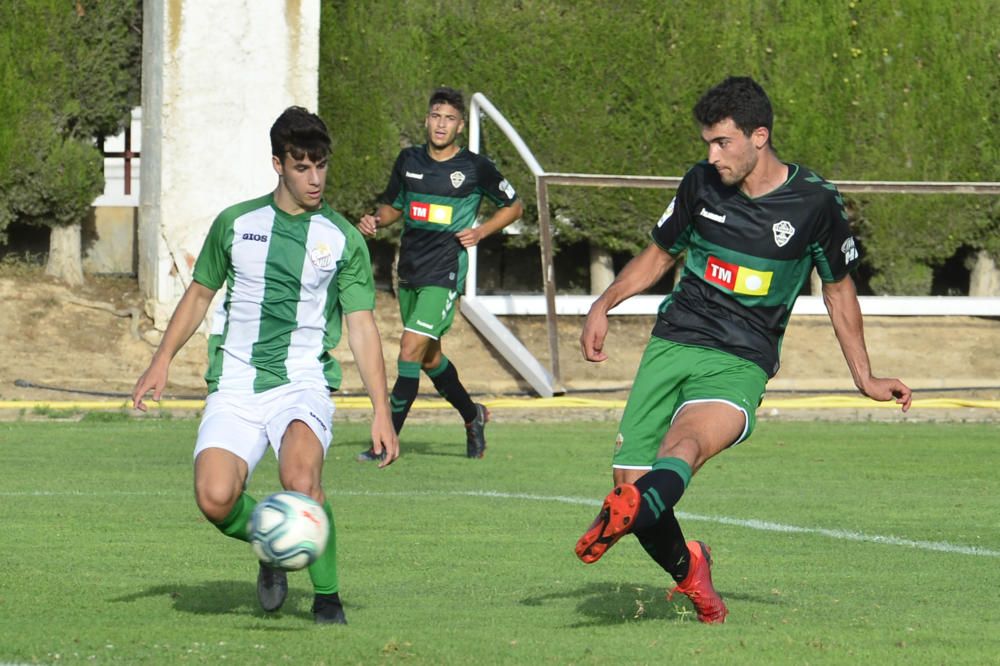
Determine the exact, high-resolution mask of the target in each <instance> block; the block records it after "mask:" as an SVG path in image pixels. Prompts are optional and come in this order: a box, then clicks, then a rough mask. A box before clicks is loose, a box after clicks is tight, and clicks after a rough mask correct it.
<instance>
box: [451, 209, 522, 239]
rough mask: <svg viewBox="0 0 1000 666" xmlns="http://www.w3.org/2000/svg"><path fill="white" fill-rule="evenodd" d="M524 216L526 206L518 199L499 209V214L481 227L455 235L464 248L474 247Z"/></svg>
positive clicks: (494, 215)
mask: <svg viewBox="0 0 1000 666" xmlns="http://www.w3.org/2000/svg"><path fill="white" fill-rule="evenodd" d="M523 214H524V205H523V204H522V203H521V200H520V199H518V200H516V201H515V202H514V203H512V204H511V205H509V206H504V207H502V208H498V209H497V212H496V213H494V214H493V216H492V217H490V219H488V220H486V221H485V222H483V223H482V224H480V225H479V226H477V227H470V228H469V229H463V230H462V231H460V232H458V233H457V234H455V237H456V238H458V242H459V243H461V244H462V247H472V246H473V245H477V244H478V243H479V241H481V240H483V239H484V238H486V237H487V236H489V235H490V234H494V233H496V232H498V231H500V230H501V229H503V228H504V227H506V226H508V225H510V224H513V223H514V222H516V221H517V220H519V219H520V218H521V215H523Z"/></svg>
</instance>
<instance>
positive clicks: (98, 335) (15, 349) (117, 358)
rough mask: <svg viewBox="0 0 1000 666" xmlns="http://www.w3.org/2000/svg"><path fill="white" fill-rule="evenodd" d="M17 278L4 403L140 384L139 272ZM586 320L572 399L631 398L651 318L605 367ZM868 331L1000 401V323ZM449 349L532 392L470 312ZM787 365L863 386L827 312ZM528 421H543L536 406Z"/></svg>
mask: <svg viewBox="0 0 1000 666" xmlns="http://www.w3.org/2000/svg"><path fill="white" fill-rule="evenodd" d="M7 273H8V274H6V275H4V274H0V349H2V353H0V400H3V401H13V400H17V401H25V400H51V401H59V400H87V399H102V398H108V399H112V398H114V397H116V396H125V395H127V394H128V393H129V392H130V391H131V389H132V386H133V384H134V382H135V380H136V378H137V377H138V376H139V374H140V373H141V372H142V371H143V370H144V369H145V367H146V364H147V363H148V362H149V358H150V356H151V354H152V352H153V350H154V348H155V344H156V343H157V342H158V340H159V332H157V331H156V330H155V329H153V328H152V322H151V321H150V320H149V319H148V318H147V317H146V316H145V315H144V314H142V309H141V308H142V298H141V296H140V294H139V289H138V285H137V284H136V282H135V280H134V279H132V278H118V277H100V276H90V277H89V278H88V282H87V284H86V285H85V286H84V287H81V288H79V289H68V288H67V287H65V286H63V285H61V284H59V283H57V282H55V281H53V280H50V279H48V278H46V277H45V276H44V275H42V274H41V271H40V270H36V269H32V270H26V269H24V268H23V267H22V268H21V269H20V270H19V271H18V272H17V274H15V275H10V274H9V271H7ZM376 318H377V321H378V324H379V328H380V331H381V334H382V338H383V349H384V350H385V360H386V367H387V370H388V374H389V379H390V382H391V381H392V380H393V379H394V377H395V367H396V364H395V357H396V351H397V348H398V344H399V336H400V334H401V332H402V327H401V325H400V323H399V317H398V313H397V310H396V302H395V299H394V298H393V297H392V295H391V294H388V293H383V292H380V293H379V294H378V307H377V310H376ZM504 321H505V323H506V324H507V325H508V327H509V328H510V329H511V331H512V332H514V334H515V335H517V337H518V338H519V339H520V340H521V341H522V343H524V345H525V346H526V347H527V348H528V349H529V350H530V351H531V352H532V353H533V354H534V355H535V357H536V358H538V360H539V361H540V362H541V363H542V364H543V365H545V366H546V367H548V366H549V351H548V330H547V327H546V323H545V318H544V317H506V318H504ZM581 325H582V318H581V317H563V318H560V321H559V354H560V369H561V375H562V378H563V383H564V385H565V388H566V389H567V391H568V394H569V395H580V396H591V397H605V398H617V399H623V398H624V397H625V396H626V395H627V390H628V387H629V386H630V384H631V380H632V376H633V374H634V372H635V368H636V366H637V365H638V362H639V356H640V354H641V352H642V348H643V345H644V344H645V341H646V339H647V338H648V336H649V330H650V328H651V325H652V319H651V317H632V316H629V317H613V318H612V320H611V332H610V335H609V338H608V345H607V352H608V354H609V356H610V357H611V358H610V360H608V361H607V362H605V363H601V364H592V363H587V362H586V361H584V360H583V359H582V358H581V357H580V353H579V348H578V342H577V339H578V336H579V333H580V326H581ZM865 327H866V328H865V333H866V338H867V342H868V348H869V351H870V355H871V358H872V364H873V366H874V370H875V373H876V374H881V375H894V376H898V377H900V378H902V379H903V380H904V381H906V382H908V383H909V384H910V385H911V386H912V387H914V388H916V389H922V392H921V394H920V396H919V397H929V396H947V395H952V396H954V395H956V394H960V395H961V396H962V397H975V398H983V399H991V400H996V399H1000V389H998V386H1000V319H992V318H978V317H948V318H944V317H869V318H868V319H866V321H865ZM444 348H445V353H446V354H447V355H448V356H449V357H450V358H451V359H452V360H453V362H454V363H455V366H456V367H457V368H458V371H459V374H460V377H461V379H462V381H463V382H464V383H465V385H466V386H467V387H468V388H469V390H470V392H472V393H474V394H476V395H479V396H486V397H490V396H492V397H496V396H505V395H532V391H531V388H530V386H529V385H528V384H527V382H525V381H524V380H523V379H521V378H520V377H518V375H517V373H516V372H515V371H514V370H513V369H512V368H511V366H510V365H509V364H508V363H506V362H505V361H504V360H503V359H502V358H501V357H500V356H499V355H498V354H497V353H496V352H495V351H493V350H492V349H490V348H488V346H487V345H486V343H485V340H484V339H483V338H482V337H481V336H480V335H479V334H478V333H477V332H476V330H475V329H474V328H473V327H472V326H471V325H470V324H469V323H468V322H467V321H466V320H465V319H464V318H463V317H461V316H459V317H457V318H456V321H455V325H454V327H453V328H452V330H451V331H450V332H449V333H448V335H447V336H446V337H445V339H444ZM338 358H339V359H340V360H341V361H342V363H343V366H344V386H343V390H342V392H343V393H344V394H348V395H358V394H363V392H364V391H363V386H362V384H361V380H360V377H359V376H358V373H357V370H356V367H355V365H354V362H353V359H352V358H351V355H350V352H349V350H348V349H347V345H346V341H345V342H344V344H343V345H342V349H341V350H339V352H338ZM782 362H783V366H782V369H781V371H780V372H779V374H778V376H777V377H776V378H775V379H774V380H772V382H771V384H770V385H769V388H770V394H771V395H778V394H785V392H797V393H799V394H805V393H810V392H830V391H851V390H852V389H853V385H852V383H851V378H850V374H849V373H848V371H847V368H846V365H845V363H844V359H843V356H842V355H841V352H840V348H839V347H838V345H837V341H836V338H835V337H834V335H833V331H832V329H831V327H830V324H829V321H828V320H827V319H826V318H825V317H798V318H795V319H793V320H792V322H791V325H790V327H789V329H788V333H787V335H786V336H785V343H784V346H783V354H782ZM204 366H205V339H204V337H203V336H201V335H195V336H194V337H193V338H192V339H191V340H190V341H189V342H188V344H187V345H186V346H185V347H184V348H183V349H182V350H181V352H180V353H179V354H178V356H177V358H176V359H175V360H174V362H173V364H172V366H171V374H170V386H169V390H168V392H167V394H168V396H169V397H175V398H182V397H201V396H203V395H204V390H205V389H204V382H203V380H202V373H203V372H204ZM424 384H425V385H423V386H422V389H423V391H426V392H429V391H430V390H431V389H430V386H429V382H424ZM956 389H962V390H960V391H956ZM546 413H547V414H548V415H549V416H553V417H554V416H556V414H555V413H554V412H546ZM876 413H877V414H883V413H892V412H891V411H890V410H879V411H877V412H876ZM568 414H578V412H576V411H575V410H570V411H569V412H568ZM799 414H800V415H801V414H802V413H801V412H800V413H799ZM940 414H942V413H939V415H940ZM524 418H528V419H530V418H533V417H532V415H530V414H527V413H526V414H524ZM609 418H614V414H612V415H611V416H610V417H609ZM861 418H864V415H861ZM963 418H964V417H963Z"/></svg>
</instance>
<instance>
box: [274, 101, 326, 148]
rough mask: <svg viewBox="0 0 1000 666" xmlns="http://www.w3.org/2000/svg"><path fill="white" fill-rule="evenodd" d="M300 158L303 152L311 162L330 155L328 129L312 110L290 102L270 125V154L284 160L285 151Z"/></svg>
mask: <svg viewBox="0 0 1000 666" xmlns="http://www.w3.org/2000/svg"><path fill="white" fill-rule="evenodd" d="M286 153H287V154H289V155H291V156H292V159H296V160H301V159H302V158H303V157H304V156H305V155H308V156H309V159H311V160H312V161H313V162H320V161H322V160H325V159H326V158H328V157H329V156H330V133H329V132H328V131H327V129H326V123H324V122H323V120H322V119H321V118H320V117H319V116H317V115H316V114H315V113H310V112H309V111H308V110H307V109H305V108H303V107H301V106H290V107H288V108H287V109H285V110H284V111H282V113H281V115H280V116H278V119H277V120H275V121H274V124H273V125H271V154H272V155H274V156H275V157H277V158H278V159H279V160H282V161H284V159H285V154H286Z"/></svg>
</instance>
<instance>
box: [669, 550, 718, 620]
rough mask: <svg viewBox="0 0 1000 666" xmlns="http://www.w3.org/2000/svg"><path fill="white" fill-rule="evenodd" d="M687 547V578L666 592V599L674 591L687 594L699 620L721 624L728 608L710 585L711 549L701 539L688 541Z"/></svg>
mask: <svg viewBox="0 0 1000 666" xmlns="http://www.w3.org/2000/svg"><path fill="white" fill-rule="evenodd" d="M687 549H688V553H689V554H690V556H691V563H690V564H689V565H688V566H689V568H688V575H687V578H685V579H684V580H683V581H681V582H680V583H678V585H677V587H675V588H674V589H672V590H670V591H669V592H668V593H667V599H672V598H673V596H674V592H680V593H681V594H684V595H687V598H688V599H690V600H691V603H693V604H694V609H695V610H696V611H697V612H698V621H699V622H705V623H707V624H721V623H723V622H725V621H726V616H727V615H729V609H728V608H726V604H725V603H724V602H723V601H722V597H720V596H719V593H718V592H716V591H715V586H713V585H712V549H711V548H709V547H708V546H706V545H705V544H704V543H702V542H701V541H688V542H687Z"/></svg>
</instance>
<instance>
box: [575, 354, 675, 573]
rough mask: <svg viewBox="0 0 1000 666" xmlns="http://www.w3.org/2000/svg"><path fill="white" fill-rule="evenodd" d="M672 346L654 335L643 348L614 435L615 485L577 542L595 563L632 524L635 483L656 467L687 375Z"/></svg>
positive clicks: (579, 553)
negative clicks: (616, 434) (676, 359)
mask: <svg viewBox="0 0 1000 666" xmlns="http://www.w3.org/2000/svg"><path fill="white" fill-rule="evenodd" d="M672 347H673V345H672V343H668V342H667V341H665V340H661V339H660V338H655V337H654V338H651V339H650V341H649V343H648V344H647V345H646V349H645V351H644V352H643V355H642V359H641V360H640V362H639V369H638V371H637V372H636V376H635V380H634V381H633V383H632V390H631V391H630V392H629V396H628V402H627V403H626V405H625V411H624V413H623V414H622V419H621V423H620V424H619V427H618V436H617V438H616V440H615V449H614V455H613V457H612V470H613V473H614V484H615V487H614V490H613V491H612V492H611V493H609V494H608V496H607V497H606V498H605V500H604V503H603V505H602V507H601V510H600V511H599V512H598V514H597V518H595V519H594V522H593V523H592V524H591V526H590V528H588V530H587V531H586V532H585V533H584V534H583V536H582V537H580V539H579V540H578V541H577V544H576V554H577V556H578V557H579V558H580V559H581V560H583V561H584V562H587V563H592V562H596V561H597V560H598V559H600V558H601V556H602V555H603V554H604V553H605V552H606V551H607V549H608V548H610V547H611V546H613V545H614V544H615V543H616V542H617V541H618V540H619V539H620V538H621V537H622V536H624V535H625V534H627V533H628V532H629V531H631V529H632V522H633V520H634V518H635V513H636V512H637V511H638V507H639V504H640V502H641V497H640V496H639V493H638V491H637V490H636V488H635V487H634V486H633V485H632V484H633V483H634V482H635V481H636V480H637V479H639V478H641V477H642V476H643V475H644V474H646V473H647V472H648V471H649V470H650V469H651V468H652V465H653V462H654V461H655V460H656V457H657V452H658V450H659V447H660V444H661V442H662V441H663V437H664V435H665V434H666V432H667V427H668V425H669V423H670V419H671V418H672V416H673V413H674V410H675V409H676V406H677V404H678V400H679V396H680V387H681V384H682V382H683V381H684V380H685V379H686V376H687V375H686V373H685V372H683V371H678V367H677V366H676V365H675V364H673V363H672V361H673V358H672V354H671V351H672Z"/></svg>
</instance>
